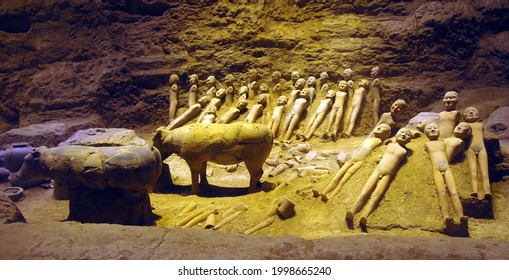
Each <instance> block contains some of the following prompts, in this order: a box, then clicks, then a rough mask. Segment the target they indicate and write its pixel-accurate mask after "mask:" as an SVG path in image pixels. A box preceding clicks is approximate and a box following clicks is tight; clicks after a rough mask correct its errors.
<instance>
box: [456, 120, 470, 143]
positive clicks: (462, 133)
mask: <svg viewBox="0 0 509 280" xmlns="http://www.w3.org/2000/svg"><path fill="white" fill-rule="evenodd" d="M453 132H454V136H456V137H458V138H461V139H467V138H469V137H470V135H472V127H471V126H470V125H469V124H468V123H466V122H460V123H459V124H458V125H456V127H455V128H454V131H453Z"/></svg>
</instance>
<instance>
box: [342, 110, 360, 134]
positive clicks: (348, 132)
mask: <svg viewBox="0 0 509 280" xmlns="http://www.w3.org/2000/svg"><path fill="white" fill-rule="evenodd" d="M359 110H360V108H359V106H357V107H355V108H353V110H352V118H351V119H350V125H349V126H348V130H347V132H346V133H345V134H346V135H347V136H349V137H350V136H351V135H352V132H353V129H354V126H355V121H356V120H357V115H359Z"/></svg>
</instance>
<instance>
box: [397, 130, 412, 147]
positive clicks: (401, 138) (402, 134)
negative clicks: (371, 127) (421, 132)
mask: <svg viewBox="0 0 509 280" xmlns="http://www.w3.org/2000/svg"><path fill="white" fill-rule="evenodd" d="M410 140H412V132H411V131H410V129H408V128H406V127H403V128H401V129H400V130H398V132H397V133H396V142H398V144H400V145H401V146H405V145H406V144H408V143H410Z"/></svg>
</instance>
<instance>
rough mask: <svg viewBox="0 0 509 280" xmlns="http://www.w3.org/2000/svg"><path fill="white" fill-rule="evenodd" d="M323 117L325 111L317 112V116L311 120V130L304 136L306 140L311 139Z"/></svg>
mask: <svg viewBox="0 0 509 280" xmlns="http://www.w3.org/2000/svg"><path fill="white" fill-rule="evenodd" d="M324 118H325V113H324V112H322V113H320V114H318V116H317V117H316V119H315V121H314V122H313V125H312V126H311V130H310V131H309V132H308V134H306V136H305V137H306V140H309V139H311V137H313V134H314V133H315V131H316V130H317V129H318V127H320V125H321V124H322V122H323V119H324Z"/></svg>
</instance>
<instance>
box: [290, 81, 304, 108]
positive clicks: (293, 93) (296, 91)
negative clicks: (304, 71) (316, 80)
mask: <svg viewBox="0 0 509 280" xmlns="http://www.w3.org/2000/svg"><path fill="white" fill-rule="evenodd" d="M305 85H306V80H304V79H298V80H297V81H296V82H295V86H294V90H292V91H291V92H290V98H288V107H290V106H293V103H294V102H295V100H296V99H297V98H299V96H300V91H301V90H302V89H303V88H304V86H305Z"/></svg>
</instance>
